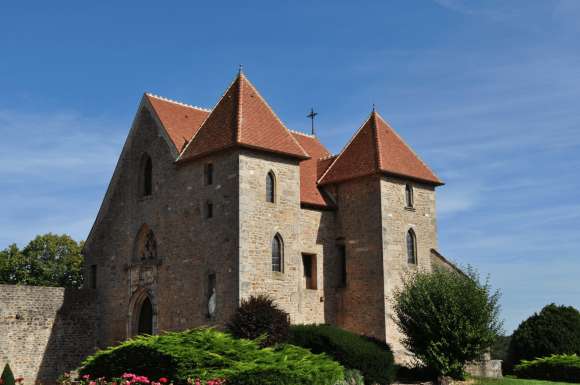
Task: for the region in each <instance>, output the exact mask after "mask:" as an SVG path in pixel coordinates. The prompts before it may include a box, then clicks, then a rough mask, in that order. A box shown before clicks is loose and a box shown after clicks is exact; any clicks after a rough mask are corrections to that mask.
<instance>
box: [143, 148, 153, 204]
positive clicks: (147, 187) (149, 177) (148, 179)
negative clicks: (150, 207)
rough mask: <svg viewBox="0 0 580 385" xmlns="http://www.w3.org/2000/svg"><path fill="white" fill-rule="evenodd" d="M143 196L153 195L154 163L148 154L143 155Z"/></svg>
mask: <svg viewBox="0 0 580 385" xmlns="http://www.w3.org/2000/svg"><path fill="white" fill-rule="evenodd" d="M142 183H143V186H142V192H143V196H149V195H151V194H152V193H153V161H152V160H151V157H150V156H149V155H147V154H145V155H143V179H142Z"/></svg>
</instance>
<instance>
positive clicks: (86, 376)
mask: <svg viewBox="0 0 580 385" xmlns="http://www.w3.org/2000/svg"><path fill="white" fill-rule="evenodd" d="M81 378H82V379H83V380H88V379H89V378H91V376H90V374H85V375H84V376H82V377H81Z"/></svg>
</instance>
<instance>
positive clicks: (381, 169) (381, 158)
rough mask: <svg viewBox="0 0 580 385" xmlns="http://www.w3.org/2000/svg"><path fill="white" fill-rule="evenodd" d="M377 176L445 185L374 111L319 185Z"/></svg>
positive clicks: (323, 176)
mask: <svg viewBox="0 0 580 385" xmlns="http://www.w3.org/2000/svg"><path fill="white" fill-rule="evenodd" d="M377 173H385V174H389V175H394V176H400V177H405V178H411V179H414V180H418V181H421V182H425V183H429V184H434V185H442V184H443V182H441V180H440V179H439V178H438V177H437V176H436V175H435V174H434V173H433V171H431V170H430V169H429V167H427V165H426V164H425V163H423V161H422V160H421V159H420V158H419V156H418V155H417V154H415V152H414V151H413V150H412V149H411V148H410V147H409V146H408V145H407V144H406V143H405V142H404V141H403V139H402V138H401V137H400V136H399V135H397V133H396V132H395V130H393V129H392V128H391V126H389V124H388V123H387V122H385V121H384V120H383V118H382V117H381V116H380V115H379V114H378V113H377V112H375V111H373V112H372V113H371V115H370V116H369V118H368V120H367V121H366V122H365V123H364V124H363V125H362V127H361V128H360V129H359V130H358V132H357V133H356V134H355V135H354V136H353V138H352V139H351V140H350V142H349V143H348V144H347V145H346V147H345V148H344V149H343V150H342V152H341V153H340V154H339V155H338V157H337V158H336V159H335V161H334V162H333V163H332V164H331V165H330V167H329V168H328V169H327V170H326V172H325V173H324V174H323V175H322V177H321V178H320V180H319V184H321V185H325V184H331V183H337V182H341V181H345V180H349V179H353V178H357V177H361V176H366V175H372V174H377Z"/></svg>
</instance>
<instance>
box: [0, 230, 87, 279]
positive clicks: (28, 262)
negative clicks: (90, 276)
mask: <svg viewBox="0 0 580 385" xmlns="http://www.w3.org/2000/svg"><path fill="white" fill-rule="evenodd" d="M82 247H83V242H80V243H77V242H76V241H75V240H74V239H72V238H71V237H70V236H68V235H56V234H51V233H48V234H44V235H39V236H37V237H36V238H35V239H33V240H32V241H30V243H28V245H27V246H26V247H25V248H24V249H22V250H20V249H19V248H18V247H17V246H16V245H14V244H13V245H10V246H8V248H6V249H4V250H2V251H0V283H8V284H23V285H38V286H64V287H80V286H81V285H82V282H83V277H82V264H83V256H82V255H81V250H82Z"/></svg>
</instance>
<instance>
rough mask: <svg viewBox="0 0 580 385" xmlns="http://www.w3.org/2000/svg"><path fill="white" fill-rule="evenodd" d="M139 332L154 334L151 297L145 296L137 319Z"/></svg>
mask: <svg viewBox="0 0 580 385" xmlns="http://www.w3.org/2000/svg"><path fill="white" fill-rule="evenodd" d="M137 334H153V305H152V304H151V300H150V299H149V297H145V300H143V303H142V304H141V309H140V311H139V319H138V320H137Z"/></svg>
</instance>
